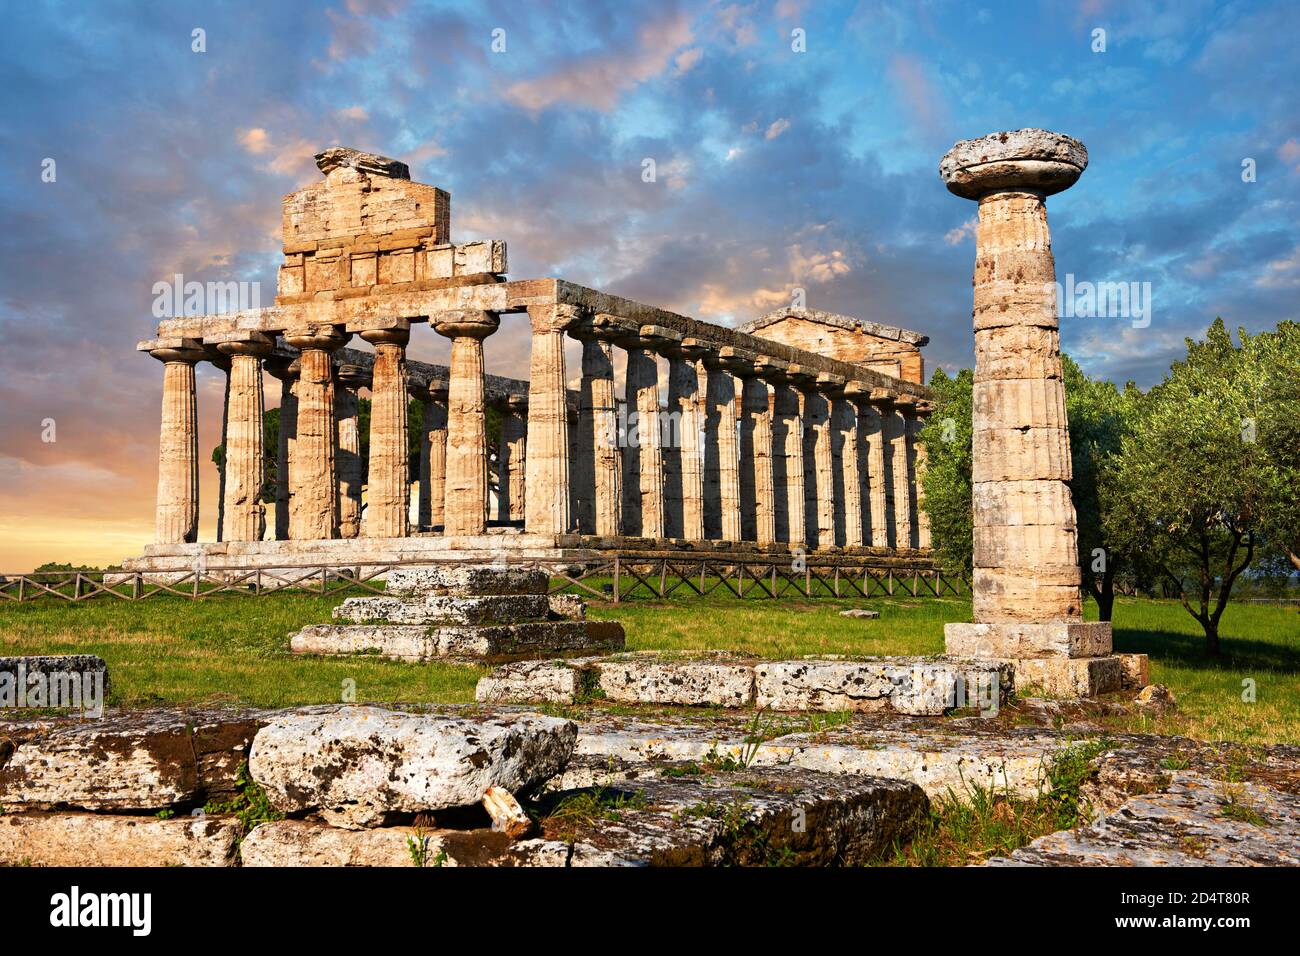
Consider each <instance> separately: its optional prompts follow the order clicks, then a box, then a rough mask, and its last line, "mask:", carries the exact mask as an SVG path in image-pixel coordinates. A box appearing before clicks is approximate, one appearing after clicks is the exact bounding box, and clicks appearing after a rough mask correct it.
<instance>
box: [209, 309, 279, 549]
mask: <svg viewBox="0 0 1300 956" xmlns="http://www.w3.org/2000/svg"><path fill="white" fill-rule="evenodd" d="M217 348H218V349H219V350H220V351H221V353H222V354H223V355H228V356H229V357H230V373H229V376H230V377H229V386H230V387H229V391H228V393H227V396H228V397H227V403H228V404H227V413H226V455H225V479H224V481H223V482H222V490H223V492H224V495H225V499H224V500H225V506H224V508H223V509H222V514H223V516H224V519H223V525H222V528H223V535H224V540H226V541H261V540H262V535H263V534H265V533H266V506H265V505H263V504H262V486H263V485H264V484H265V483H266V457H265V455H266V446H265V438H264V436H263V419H262V415H263V412H264V411H265V399H264V397H263V393H262V359H263V358H265V357H266V356H268V355H270V354H271V340H270V339H269V338H267V337H266V336H265V335H262V334H261V333H258V332H252V333H246V334H242V335H241V336H240V337H239V338H238V339H232V340H230V341H223V342H220V343H219V344H218V345H217Z"/></svg>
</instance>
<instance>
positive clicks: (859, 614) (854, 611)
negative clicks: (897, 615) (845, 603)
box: [840, 607, 880, 621]
mask: <svg viewBox="0 0 1300 956" xmlns="http://www.w3.org/2000/svg"><path fill="white" fill-rule="evenodd" d="M840 617H852V618H859V619H861V620H864V621H874V620H875V619H876V618H878V617H880V612H879V611H871V610H868V609H867V608H865V607H854V608H849V610H847V611H840Z"/></svg>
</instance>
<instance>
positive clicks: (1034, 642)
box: [944, 620, 1111, 657]
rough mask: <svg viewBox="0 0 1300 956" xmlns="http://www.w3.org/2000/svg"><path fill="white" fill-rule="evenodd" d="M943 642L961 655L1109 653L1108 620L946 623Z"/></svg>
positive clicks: (1019, 655)
mask: <svg viewBox="0 0 1300 956" xmlns="http://www.w3.org/2000/svg"><path fill="white" fill-rule="evenodd" d="M944 645H945V648H946V650H947V651H948V653H949V654H953V655H957V656H961V657H1102V656H1105V655H1107V654H1109V653H1110V649H1111V628H1110V624H1109V623H1101V622H1092V621H1089V622H1085V621H1064V620H1061V621H1048V622H1045V623H1027V622H1012V623H1007V624H948V625H946V626H945V627H944Z"/></svg>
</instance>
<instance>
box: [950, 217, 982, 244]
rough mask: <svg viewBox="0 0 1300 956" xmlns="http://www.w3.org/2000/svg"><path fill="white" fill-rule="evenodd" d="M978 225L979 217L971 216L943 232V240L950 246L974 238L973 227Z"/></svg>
mask: <svg viewBox="0 0 1300 956" xmlns="http://www.w3.org/2000/svg"><path fill="white" fill-rule="evenodd" d="M978 225H979V217H978V216H971V217H970V218H969V219H967V220H966V221H965V222H963V223H962V224H961V225H960V226H954V227H953V228H952V229H949V230H948V231H947V232H945V233H944V234H943V241H944V242H946V243H948V245H950V246H959V245H961V244H962V243H963V242H965V241H966V240H967V239H974V238H975V227H976V226H978Z"/></svg>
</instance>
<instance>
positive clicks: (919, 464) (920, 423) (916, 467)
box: [908, 402, 932, 549]
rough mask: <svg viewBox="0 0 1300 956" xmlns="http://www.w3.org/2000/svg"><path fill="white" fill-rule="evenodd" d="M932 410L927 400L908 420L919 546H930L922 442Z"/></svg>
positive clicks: (917, 542) (924, 456)
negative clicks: (926, 421)
mask: <svg viewBox="0 0 1300 956" xmlns="http://www.w3.org/2000/svg"><path fill="white" fill-rule="evenodd" d="M931 411H932V406H931V405H930V404H929V403H928V402H926V403H921V404H919V405H918V406H917V414H916V415H915V416H914V417H912V418H911V419H909V420H908V427H909V429H910V433H911V435H912V441H911V448H912V462H913V464H912V475H913V476H914V477H913V481H914V482H915V484H916V494H915V495H914V499H915V502H916V546H917V547H918V548H926V549H928V548H930V547H931V540H930V515H929V513H928V512H927V511H926V510H925V467H926V454H925V445H924V444H923V443H922V442H921V440H920V436H921V429H922V428H924V427H925V418H924V417H923V416H928V415H929V414H930V412H931Z"/></svg>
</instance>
